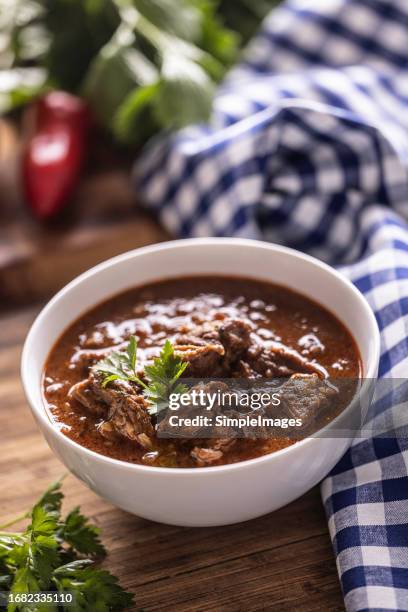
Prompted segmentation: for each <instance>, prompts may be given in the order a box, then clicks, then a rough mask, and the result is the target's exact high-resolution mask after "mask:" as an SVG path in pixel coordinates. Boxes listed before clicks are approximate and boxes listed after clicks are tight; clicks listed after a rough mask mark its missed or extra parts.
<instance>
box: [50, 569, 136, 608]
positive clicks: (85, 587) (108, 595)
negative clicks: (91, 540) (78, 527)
mask: <svg viewBox="0 0 408 612" xmlns="http://www.w3.org/2000/svg"><path fill="white" fill-rule="evenodd" d="M53 579H54V582H55V584H56V587H57V590H58V591H59V592H60V593H64V592H65V593H68V592H69V593H73V595H74V597H75V606H74V608H73V612H82V611H83V612H87V611H88V610H98V612H109V611H111V610H123V609H125V608H127V607H129V606H130V605H131V604H132V603H133V595H132V594H131V593H127V592H126V591H124V590H123V589H122V587H121V586H120V585H119V584H118V581H117V578H116V577H115V576H113V575H112V574H110V573H109V572H108V571H106V570H102V569H99V568H95V567H94V566H93V565H90V564H89V561H87V560H85V561H73V562H72V563H68V564H66V565H64V566H62V567H59V568H58V569H57V570H56V571H55V572H54V576H53Z"/></svg>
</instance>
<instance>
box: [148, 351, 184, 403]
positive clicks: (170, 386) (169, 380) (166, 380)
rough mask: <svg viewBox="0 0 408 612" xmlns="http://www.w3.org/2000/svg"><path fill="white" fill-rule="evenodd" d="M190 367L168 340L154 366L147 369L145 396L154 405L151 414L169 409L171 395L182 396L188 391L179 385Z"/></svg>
mask: <svg viewBox="0 0 408 612" xmlns="http://www.w3.org/2000/svg"><path fill="white" fill-rule="evenodd" d="M187 367H188V362H187V361H182V359H181V358H180V357H179V356H178V355H176V354H175V353H174V347H173V345H172V344H171V342H170V341H169V340H166V342H165V344H164V346H163V349H162V351H161V353H160V356H159V357H157V358H156V359H155V360H154V361H153V364H152V365H149V366H146V367H145V376H146V378H147V380H148V381H149V384H148V386H147V388H146V390H145V396H146V397H147V399H148V400H149V401H150V402H151V403H152V404H153V406H152V408H150V409H149V412H150V413H151V414H157V413H158V412H160V411H161V410H163V409H164V408H167V402H168V399H169V396H170V394H172V393H176V394H181V393H185V392H186V391H187V387H186V386H185V385H183V384H182V383H177V381H178V379H179V378H180V376H181V375H182V374H183V372H184V371H185V370H186V368H187Z"/></svg>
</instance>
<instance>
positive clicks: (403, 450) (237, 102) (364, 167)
mask: <svg viewBox="0 0 408 612" xmlns="http://www.w3.org/2000/svg"><path fill="white" fill-rule="evenodd" d="M135 181H136V183H137V188H138V191H139V192H140V193H142V195H143V196H144V199H145V202H146V205H147V206H148V207H149V208H150V209H151V210H153V211H154V212H155V213H156V214H157V216H158V217H159V219H160V220H161V222H162V223H163V224H164V226H165V227H166V228H167V229H168V230H170V232H172V233H173V234H174V235H177V236H181V237H183V236H185V237H187V236H224V235H226V236H232V235H234V236H245V237H251V238H260V239H264V240H269V241H273V242H279V243H284V244H286V245H288V246H291V247H295V248H297V249H301V250H304V251H308V252H309V253H311V254H313V255H315V256H317V257H320V258H322V259H324V260H326V261H328V262H330V263H332V264H335V265H339V266H342V270H343V271H344V273H345V274H347V275H348V276H349V277H350V278H351V279H352V280H353V282H354V283H355V284H356V286H357V287H358V288H359V289H360V290H361V291H362V292H363V293H364V294H365V296H366V298H367V299H368V301H369V302H370V304H371V306H372V307H373V309H374V311H375V313H376V316H377V320H378V324H379V327H380V329H381V335H382V355H381V363H380V376H381V377H388V378H389V377H392V378H398V379H402V378H404V377H406V376H407V373H408V341H407V336H408V225H407V219H408V0H292V1H290V0H289V1H287V2H286V3H285V4H284V5H282V6H281V7H280V8H279V9H277V10H276V11H274V12H273V13H272V14H271V15H270V17H269V18H268V19H267V20H266V21H265V23H264V25H263V27H262V28H261V31H260V32H259V34H258V35H257V36H256V37H255V39H254V40H253V41H252V43H251V44H250V45H249V48H248V49H247V50H246V53H245V54H244V57H243V59H242V61H241V63H240V65H239V66H238V67H237V68H235V69H234V70H233V71H232V72H231V73H230V74H229V76H228V78H227V79H226V81H225V82H224V83H223V85H222V87H221V88H220V91H219V93H218V96H217V99H216V103H215V111H214V116H213V120H212V122H211V124H210V125H206V126H196V127H193V128H188V129H186V130H183V131H182V132H180V133H178V134H176V135H174V136H166V137H164V138H161V139H159V140H156V141H154V142H152V143H151V144H150V146H148V147H147V149H146V150H145V154H144V156H142V158H141V159H140V161H139V162H138V164H137V167H136V169H135ZM388 408H389V409H390V410H391V409H392V406H390V405H389V406H388ZM322 496H323V502H324V505H325V508H326V512H327V517H328V522H329V529H330V534H331V537H332V540H333V546H334V550H335V553H336V558H337V566H338V571H339V575H340V579H341V584H342V588H343V593H344V599H345V604H346V608H347V609H348V610H350V611H356V610H359V611H363V610H371V611H373V610H376V611H378V612H379V611H389V610H408V441H407V440H406V439H397V438H393V439H390V438H389V439H387V438H385V439H384V438H378V437H377V438H373V439H365V440H361V439H360V440H358V441H356V442H355V443H354V445H353V447H352V449H351V450H350V451H349V452H348V453H347V454H346V456H345V457H344V458H343V459H342V460H341V461H340V463H339V464H338V465H337V467H336V468H335V469H334V470H333V472H332V474H331V475H330V476H329V477H328V478H326V480H325V481H324V482H323V485H322Z"/></svg>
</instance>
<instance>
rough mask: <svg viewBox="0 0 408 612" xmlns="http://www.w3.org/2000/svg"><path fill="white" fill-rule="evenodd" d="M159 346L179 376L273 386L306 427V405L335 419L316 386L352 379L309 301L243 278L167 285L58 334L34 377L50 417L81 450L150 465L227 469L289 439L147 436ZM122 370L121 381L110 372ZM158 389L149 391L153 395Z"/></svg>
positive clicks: (337, 336)
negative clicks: (40, 380) (301, 391)
mask: <svg viewBox="0 0 408 612" xmlns="http://www.w3.org/2000/svg"><path fill="white" fill-rule="evenodd" d="M131 339H133V341H132V342H130V340H131ZM169 343H170V344H171V347H172V351H173V354H172V355H170V356H168V362H167V365H169V364H170V366H169V367H170V370H171V367H176V368H179V370H180V364H182V365H183V364H187V365H183V367H185V370H184V371H183V372H182V374H181V378H186V379H188V378H194V379H198V381H202V382H199V383H198V384H201V385H210V386H211V385H213V386H214V384H215V383H214V382H213V381H217V380H220V379H245V380H248V381H257V380H269V379H271V380H272V379H273V380H278V381H279V379H281V380H282V386H283V394H282V397H283V398H286V400H285V401H286V411H287V412H289V414H292V415H295V416H296V415H297V414H300V413H301V414H302V416H303V417H304V418H306V420H307V419H308V418H310V419H312V418H313V416H314V412H315V411H316V410H320V411H321V412H322V411H323V414H324V415H325V420H326V421H329V420H331V419H332V418H333V417H334V416H336V414H337V413H338V409H339V404H338V402H337V403H336V402H333V397H332V396H333V393H335V391H333V387H332V386H331V385H324V384H323V382H324V381H325V380H327V379H330V380H332V379H358V378H359V377H360V375H361V362H360V356H359V353H358V349H357V347H356V344H355V342H354V340H353V338H352V336H351V335H350V333H349V332H348V330H347V329H346V328H345V327H344V326H343V325H342V324H341V323H340V321H338V319H337V318H336V317H335V316H334V315H333V314H331V313H330V312H329V311H327V310H326V309H325V308H323V307H322V306H320V305H319V304H317V303H316V302H314V301H312V300H310V299H308V298H306V297H304V296H302V295H300V294H298V293H296V292H294V291H291V290H289V289H286V288H284V287H281V286H278V285H274V284H270V283H266V282H261V281H256V280H252V279H247V278H236V277H221V276H220V277H214V276H211V277H210V276H209V277H204V276H197V277H191V278H189V277H186V278H175V279H171V280H164V281H160V282H156V283H152V284H149V285H145V286H143V287H137V288H135V289H132V290H130V291H126V292H124V293H122V294H120V295H116V296H115V297H112V298H111V299H109V300H107V301H106V302H103V303H102V304H99V305H98V306H96V307H95V308H93V309H92V310H90V311H89V312H87V313H86V314H85V315H83V316H82V317H80V318H79V319H78V320H77V321H75V323H73V324H72V325H71V326H70V327H69V328H68V329H67V330H66V331H65V332H64V333H63V335H62V336H61V337H60V338H59V340H58V341H57V343H56V344H55V346H54V347H53V349H52V350H51V353H50V355H49V358H48V360H47V363H46V367H45V372H44V379H43V385H44V387H43V388H44V398H45V402H46V406H47V409H48V412H49V415H50V418H51V419H52V420H53V421H54V423H55V424H56V426H58V427H60V428H61V431H62V432H63V433H64V434H65V435H66V436H68V437H69V438H71V439H72V440H75V441H76V442H78V443H79V444H81V445H83V446H85V447H86V448H88V449H91V450H93V451H96V452H98V453H101V454H103V455H107V456H109V457H113V458H115V459H120V460H122V461H127V462H132V463H139V464H143V465H149V466H158V467H160V466H162V467H179V468H186V467H208V466H214V465H223V464H227V463H235V462H238V461H243V460H246V459H251V458H254V457H258V456H260V455H264V454H267V453H272V452H274V451H276V450H279V449H281V448H284V447H286V446H288V445H290V444H293V443H295V441H294V440H293V439H289V438H285V436H276V437H271V436H266V437H256V438H254V437H251V436H248V437H236V438H235V437H227V438H225V437H222V436H220V437H218V438H214V437H212V438H205V437H203V438H200V437H197V436H194V437H180V438H176V439H174V438H173V439H168V438H163V437H161V436H160V435H158V428H159V427H160V424H159V423H158V418H157V414H156V413H155V411H154V410H152V404H151V397H152V393H151V394H150V399H149V394H148V393H146V388H147V380H148V379H149V366H151V365H152V364H154V363H155V360H157V359H158V358H159V357H160V355H163V350H164V349H163V347H164V346H166V347H167V348H168V347H169V346H170V345H169ZM167 348H166V350H167ZM132 351H133V352H132ZM164 352H165V351H164ZM125 355H126V356H125ZM161 365H163V364H161ZM161 365H160V364H159V366H157V362H156V366H155V368H156V369H155V370H154V369H153V370H151V372H150V376H153V375H154V373H156V375H160V372H162V370H160V367H161ZM133 366H134V371H133V374H129V371H130V370H132V367H133ZM166 367H167V366H166ZM98 368H99V369H98ZM118 369H119V370H118ZM121 369H123V370H126V372H127V374H126V376H118V375H115V372H116V373H117V372H118V371H119V372H120V371H121ZM162 369H163V368H162ZM181 369H183V368H181ZM163 371H164V370H163ZM111 372H113V375H111ZM162 373H163V372H162ZM179 373H180V372H179ZM171 375H172V374H171V372H170V376H171ZM181 378H180V380H181ZM294 382H301V387H300V388H303V389H308V390H309V392H308V395H307V401H306V400H305V397H306V395H304V394H303V395H302V394H299V391H298V392H297V393H293V392H292V390H291V389H292V388H291V385H292V387H293V384H294ZM278 384H279V383H278ZM285 385H286V387H285ZM297 388H298V389H299V386H298V387H297ZM149 389H151V387H149ZM158 389H159V391H158ZM160 389H161V387H160V385H159V386H157V385H156V387H155V393H159V394H160ZM153 395H154V393H153ZM333 406H336V408H334V407H333ZM340 407H341V408H344V406H340ZM336 411H337V412H336ZM275 413H276V408H275Z"/></svg>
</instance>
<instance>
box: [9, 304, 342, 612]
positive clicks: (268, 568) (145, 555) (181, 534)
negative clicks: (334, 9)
mask: <svg viewBox="0 0 408 612" xmlns="http://www.w3.org/2000/svg"><path fill="white" fill-rule="evenodd" d="M37 312H38V309H37V308H32V307H30V308H26V309H22V310H19V311H16V312H14V313H12V314H8V315H7V316H3V317H0V330H1V331H0V449H1V451H0V491H1V496H0V522H1V523H2V522H5V521H6V520H8V519H11V518H12V517H13V516H15V515H16V514H19V513H21V512H22V511H23V510H25V509H28V508H30V507H31V506H32V504H33V502H34V501H35V499H36V498H37V497H39V496H40V494H41V493H42V492H43V491H44V489H45V488H46V487H47V486H48V484H50V483H51V482H53V481H55V480H56V479H57V478H58V477H59V476H60V475H61V474H62V473H63V472H64V471H65V468H64V466H63V465H62V464H61V463H60V461H59V460H58V459H57V458H56V457H55V456H54V455H53V454H52V452H51V451H50V449H49V448H48V446H47V444H46V443H45V441H44V439H43V437H42V435H41V434H40V432H39V430H38V429H37V426H36V424H35V422H34V419H33V418H32V416H31V414H30V411H29V409H28V407H27V404H26V401H25V399H24V395H23V391H22V388H21V384H20V375H19V362H20V353H21V347H22V344H23V341H24V338H25V336H26V334H27V331H28V328H29V326H30V325H31V323H32V321H33V319H34V317H35V315H36V313H37ZM265 487H273V482H265ZM63 490H64V493H65V495H66V503H65V505H64V508H65V509H66V510H70V509H72V508H73V507H74V506H76V505H80V506H81V507H82V509H83V511H84V512H85V513H86V514H87V515H89V516H90V517H91V518H92V520H93V521H94V522H95V523H97V524H98V525H99V526H100V527H101V529H102V539H103V541H104V543H105V545H106V547H107V549H108V552H109V554H108V557H107V559H106V560H105V562H104V563H105V565H106V567H107V568H109V569H110V570H111V571H112V572H113V573H115V574H116V575H117V576H118V577H119V580H120V583H121V584H122V585H123V586H124V587H125V588H126V589H128V590H130V591H132V592H134V593H135V601H136V603H135V606H134V607H133V610H134V611H135V612H136V611H140V610H144V611H145V612H154V611H158V610H160V611H164V612H170V611H171V612H173V611H174V612H206V611H208V612H209V611H211V612H241V611H242V612H252V611H258V610H267V611H269V610H272V611H276V612H297V611H299V612H318V611H320V612H322V611H324V612H340V611H342V610H344V605H343V599H342V596H341V592H340V587H339V582H338V578H337V572H336V565H335V561H334V555H333V551H332V547H331V543H330V539H329V534H328V532H327V523H326V519H325V516H324V512H323V508H322V503H321V499H320V493H319V490H318V488H317V487H316V488H315V489H314V490H312V491H311V492H309V493H308V494H307V495H305V496H303V497H302V498H301V499H299V500H297V501H295V502H293V503H292V504H290V505H289V506H287V507H286V508H282V509H281V510H279V511H277V512H274V513H272V514H269V515H267V516H264V517H262V518H259V519H256V520H253V521H249V522H247V523H242V524H240V525H231V526H228V527H218V528H201V529H193V528H181V527H171V526H168V525H161V524H158V523H152V522H150V521H147V520H143V519H141V518H138V517H135V516H132V515H130V514H127V513H125V512H123V511H121V510H118V509H117V508H114V507H113V506H111V505H110V504H108V503H107V502H105V501H103V500H102V499H100V498H99V497H97V496H96V495H95V494H94V493H93V492H92V491H90V490H89V489H87V488H86V487H85V486H84V485H83V484H82V483H81V482H79V481H78V480H77V479H76V478H74V477H73V476H69V477H68V478H67V479H66V480H65V482H64V486H63ZM174 494H175V495H177V492H176V491H175V492H174Z"/></svg>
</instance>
